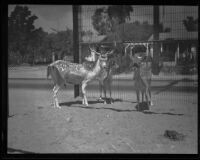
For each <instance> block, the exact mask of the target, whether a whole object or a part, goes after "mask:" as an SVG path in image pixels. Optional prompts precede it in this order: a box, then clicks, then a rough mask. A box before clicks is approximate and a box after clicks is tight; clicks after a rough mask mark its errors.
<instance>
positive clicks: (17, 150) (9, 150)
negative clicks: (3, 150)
mask: <svg viewBox="0 0 200 160" xmlns="http://www.w3.org/2000/svg"><path fill="white" fill-rule="evenodd" d="M7 152H10V153H14V152H20V153H23V154H36V153H34V152H29V151H25V150H21V149H14V148H7Z"/></svg>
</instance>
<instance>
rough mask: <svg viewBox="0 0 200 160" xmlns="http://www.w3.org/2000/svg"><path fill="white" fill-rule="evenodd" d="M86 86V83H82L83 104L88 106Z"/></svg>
mask: <svg viewBox="0 0 200 160" xmlns="http://www.w3.org/2000/svg"><path fill="white" fill-rule="evenodd" d="M86 86H87V83H82V93H83V104H85V105H86V106H88V101H87V97H86V91H85V87H86Z"/></svg>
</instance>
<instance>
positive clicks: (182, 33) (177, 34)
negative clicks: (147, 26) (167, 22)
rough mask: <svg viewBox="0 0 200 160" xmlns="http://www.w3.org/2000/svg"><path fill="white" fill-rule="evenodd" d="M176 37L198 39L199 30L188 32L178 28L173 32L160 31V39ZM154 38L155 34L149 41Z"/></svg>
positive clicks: (178, 38) (177, 38)
mask: <svg viewBox="0 0 200 160" xmlns="http://www.w3.org/2000/svg"><path fill="white" fill-rule="evenodd" d="M166 39H175V40H198V32H187V31H185V30H176V31H172V32H166V33H159V40H166ZM152 40H153V35H151V37H150V38H149V39H148V41H152Z"/></svg>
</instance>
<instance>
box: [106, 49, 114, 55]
mask: <svg viewBox="0 0 200 160" xmlns="http://www.w3.org/2000/svg"><path fill="white" fill-rule="evenodd" d="M113 52H114V50H112V51H110V52H107V53H106V54H105V55H106V56H107V55H111V54H113Z"/></svg>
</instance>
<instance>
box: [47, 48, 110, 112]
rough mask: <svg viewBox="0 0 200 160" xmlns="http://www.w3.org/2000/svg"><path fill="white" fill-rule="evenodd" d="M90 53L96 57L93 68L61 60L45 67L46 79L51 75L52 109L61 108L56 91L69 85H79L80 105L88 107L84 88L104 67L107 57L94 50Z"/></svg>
mask: <svg viewBox="0 0 200 160" xmlns="http://www.w3.org/2000/svg"><path fill="white" fill-rule="evenodd" d="M90 50H91V52H93V53H94V54H96V55H98V58H97V60H96V62H95V64H94V67H92V68H90V69H89V68H87V67H86V66H85V65H83V64H77V63H70V62H67V61H63V60H57V61H55V62H53V63H51V64H50V65H48V67H47V77H49V75H51V78H52V80H53V82H54V88H53V101H54V107H58V108H61V107H60V106H59V103H58V98H57V93H58V90H59V89H60V88H61V87H63V86H64V85H66V84H67V83H69V84H80V85H81V91H82V104H84V105H86V106H88V101H87V97H86V86H87V85H88V83H89V82H91V81H93V80H94V79H95V78H96V77H97V76H99V74H100V73H101V71H102V70H103V69H104V68H105V67H106V62H107V55H106V54H105V55H101V54H100V53H98V52H96V51H95V50H94V49H91V48H90Z"/></svg>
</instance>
